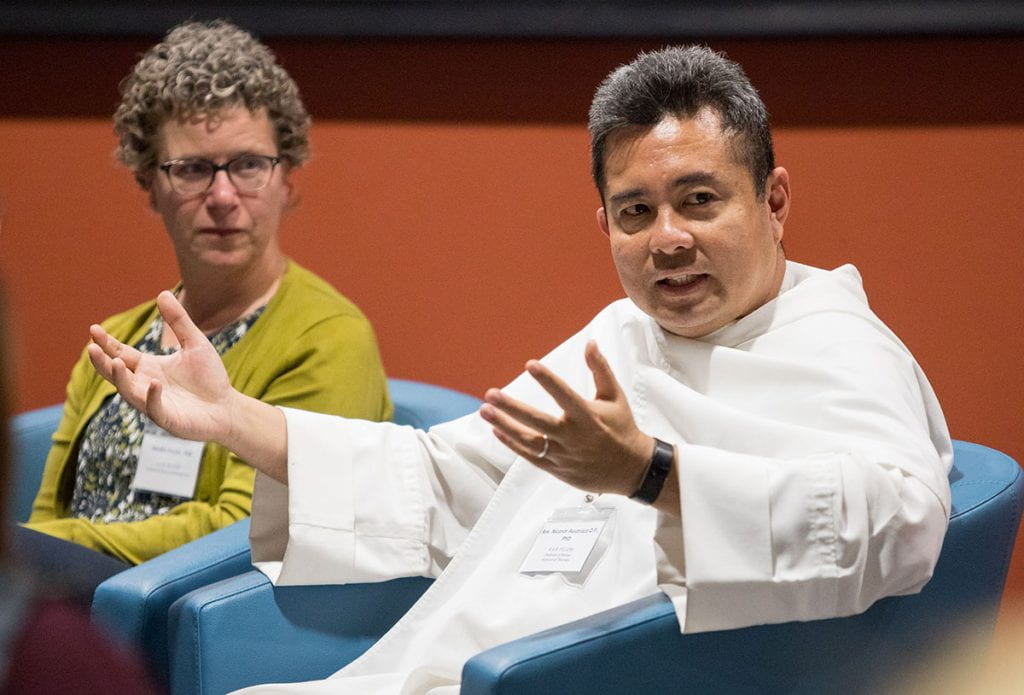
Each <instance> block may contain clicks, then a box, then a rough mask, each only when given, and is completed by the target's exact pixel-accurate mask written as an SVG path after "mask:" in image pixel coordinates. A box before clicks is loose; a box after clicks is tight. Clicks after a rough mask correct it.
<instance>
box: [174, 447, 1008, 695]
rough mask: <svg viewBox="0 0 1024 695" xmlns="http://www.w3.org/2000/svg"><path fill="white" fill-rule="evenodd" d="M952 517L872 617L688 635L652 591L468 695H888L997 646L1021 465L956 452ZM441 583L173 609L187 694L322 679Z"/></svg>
mask: <svg viewBox="0 0 1024 695" xmlns="http://www.w3.org/2000/svg"><path fill="white" fill-rule="evenodd" d="M954 452H955V462H954V467H953V470H952V471H951V473H950V482H951V485H952V490H953V509H952V515H951V520H950V525H949V531H948V533H947V536H946V540H945V543H944V545H943V549H942V554H941V556H940V558H939V561H938V564H937V566H936V568H935V573H934V575H933V577H932V579H931V581H930V582H929V583H928V584H927V585H926V586H925V587H924V589H923V590H922V591H921V592H920V593H919V594H916V595H913V596H900V597H893V598H887V599H883V600H881V601H878V602H877V603H876V604H875V605H873V606H872V607H871V608H870V609H869V610H868V611H867V612H865V613H863V614H861V615H856V616H851V617H847V618H834V619H830V620H818V621H809V622H792V623H784V624H779V625H762V626H756V627H749V628H743V629H737V630H723V631H718V632H709V633H699V634H682V633H680V631H679V625H678V622H677V620H676V616H675V613H674V611H673V608H672V605H671V603H670V602H669V600H668V599H667V598H666V597H665V596H664V595H662V594H654V595H651V596H648V597H646V598H643V599H640V600H638V601H634V602H632V603H629V604H626V605H624V606H620V607H618V608H614V609H611V610H608V611H604V612H602V613H598V614H596V615H593V616H591V617H588V618H584V619H582V620H578V621H574V622H572V623H568V624H566V625H562V626H560V627H557V628H554V629H552V630H548V631H545V632H541V633H538V634H535V635H531V636H527V637H524V638H522V639H519V640H515V641H513V642H509V643H507V644H502V645H498V646H495V647H493V648H491V649H488V650H486V651H484V652H482V653H480V654H478V655H476V656H474V657H472V658H471V659H469V661H468V662H467V663H466V664H465V666H464V668H463V672H462V678H463V680H462V693H464V694H473V695H477V694H483V693H493V694H497V693H501V694H511V693H516V694H523V695H526V694H529V695H537V694H538V693H558V694H559V695H564V694H571V693H581V694H583V693H585V694H586V695H595V694H598V693H633V692H637V693H667V692H693V693H716V694H718V693H757V694H759V695H760V694H763V693H821V692H837V693H865V692H880V691H883V690H884V687H885V686H887V685H891V681H892V679H893V678H895V677H896V676H897V674H900V673H905V671H904V669H905V668H906V667H907V666H908V665H909V664H911V663H915V662H919V661H920V660H921V659H923V658H926V657H927V656H929V655H930V654H931V653H933V650H934V649H935V648H937V647H938V646H939V643H940V642H941V641H942V639H943V638H944V637H948V636H950V635H951V634H955V633H957V632H958V631H961V630H964V629H966V628H965V626H968V625H969V626H970V627H971V629H972V630H974V631H976V632H975V633H974V634H977V635H979V636H980V637H981V639H983V640H986V639H990V638H991V635H992V632H993V629H994V624H995V619H996V614H997V612H998V607H999V602H1000V598H1001V596H1002V591H1003V585H1004V582H1005V579H1006V573H1007V570H1008V567H1009V561H1010V553H1011V551H1012V549H1013V545H1014V540H1015V538H1016V533H1017V527H1018V525H1019V523H1020V518H1021V511H1022V505H1024V476H1022V475H1021V470H1020V468H1019V466H1018V465H1017V464H1016V463H1015V462H1014V461H1013V460H1012V459H1011V458H1009V457H1008V456H1006V455H1005V454H1002V453H1000V452H998V451H995V450H993V449H990V448H987V447H984V446H979V445H977V444H970V443H966V442H959V441H958V442H954ZM429 583H430V580H428V579H424V578H406V579H398V580H393V581H390V582H382V583H379V584H350V585H339V586H309V587H303V586H300V587H274V586H272V585H271V584H270V582H269V581H268V580H267V579H266V577H264V576H263V575H262V574H260V573H259V572H256V571H250V572H247V573H245V574H241V575H238V576H236V577H233V578H231V579H228V580H225V581H223V582H218V583H216V584H212V585H209V586H206V587H204V588H202V589H198V590H196V591H194V592H191V593H189V594H188V595H186V596H184V597H182V598H181V599H179V600H178V601H177V602H176V603H175V604H174V605H173V606H172V607H171V611H170V621H171V623H170V640H171V647H172V651H171V660H172V661H171V684H172V691H173V692H174V693H175V695H193V694H199V693H203V694H212V693H223V692H226V691H229V690H233V689H235V688H240V687H243V686H246V685H252V684H256V683H265V682H294V681H300V680H311V679H318V678H324V677H326V676H328V675H330V674H331V673H333V672H334V671H336V670H338V669H339V668H341V667H342V666H344V665H345V664H346V663H348V662H349V661H351V660H353V659H354V658H355V657H356V656H358V655H359V654H361V653H362V652H363V651H364V650H365V649H366V648H367V647H369V646H370V645H371V644H372V643H373V642H374V641H375V640H376V639H377V638H379V637H380V636H381V635H382V634H383V633H384V632H386V631H387V630H388V629H389V628H390V626H391V625H392V624H393V623H394V622H395V620H397V619H398V618H399V617H400V616H401V615H402V614H403V613H404V612H405V611H406V610H407V609H408V607H409V606H411V605H412V603H414V602H415V600H416V598H417V597H418V596H419V595H420V594H421V593H422V592H423V591H424V590H425V589H426V587H427V586H428V585H429Z"/></svg>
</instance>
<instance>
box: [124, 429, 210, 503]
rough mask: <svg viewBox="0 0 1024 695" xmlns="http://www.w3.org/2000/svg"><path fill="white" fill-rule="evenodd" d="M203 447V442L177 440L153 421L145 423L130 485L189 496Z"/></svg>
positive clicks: (192, 492) (176, 495) (194, 488)
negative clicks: (137, 460) (137, 461)
mask: <svg viewBox="0 0 1024 695" xmlns="http://www.w3.org/2000/svg"><path fill="white" fill-rule="evenodd" d="M204 446H206V443H205V442H193V441H189V440H187V439H179V438H178V437H174V436H172V435H170V434H168V433H167V432H165V431H164V430H162V429H160V428H159V427H156V426H155V425H153V424H152V423H149V424H147V426H146V430H145V434H144V435H143V436H142V444H141V445H140V446H139V463H138V465H137V466H136V468H135V477H134V478H133V479H132V487H133V488H135V489H137V490H146V491H147V492H157V493H160V494H162V495H173V496H174V497H185V498H188V499H191V498H192V495H193V494H194V493H195V490H196V479H197V478H198V477H199V464H200V462H201V461H202V458H203V447H204Z"/></svg>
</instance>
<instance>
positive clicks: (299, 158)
mask: <svg viewBox="0 0 1024 695" xmlns="http://www.w3.org/2000/svg"><path fill="white" fill-rule="evenodd" d="M120 88H121V103H120V105H118V107H117V111H116V112H115V113H114V132H115V133H116V134H117V136H118V138H119V139H120V144H119V145H118V147H117V151H116V154H117V158H118V159H119V160H120V161H121V162H122V163H124V164H125V166H127V167H128V168H129V169H131V170H132V172H133V173H134V174H135V180H136V181H138V182H139V184H140V185H141V186H142V187H143V188H147V187H148V186H149V183H150V181H151V180H152V175H153V172H154V170H155V169H156V167H157V161H156V158H157V153H156V147H157V144H156V134H157V130H158V129H159V128H160V126H161V125H162V124H163V123H164V122H166V121H167V120H168V119H169V118H180V117H186V118H187V117H190V116H194V115H209V114H215V113H217V112H218V111H220V110H221V109H224V108H229V107H232V106H236V105H239V104H244V105H245V107H246V108H247V109H249V111H252V112H255V111H256V110H258V109H261V108H265V109H266V110H267V116H268V117H269V118H270V122H271V124H272V125H273V127H274V133H275V136H276V137H277V147H278V156H280V157H281V158H282V159H283V160H284V161H285V162H287V163H288V164H289V165H290V166H293V167H295V166H300V165H301V164H302V163H303V162H305V161H306V159H307V158H308V157H309V137H308V131H309V123H310V118H309V114H307V113H306V108H305V107H304V106H303V105H302V99H301V97H300V96H299V88H298V86H297V85H296V84H295V81H294V80H293V79H292V78H291V76H290V75H289V74H288V73H287V72H285V70H284V68H282V67H281V66H280V65H278V64H277V60H276V59H275V57H274V54H273V53H272V52H271V51H270V49H269V48H267V47H266V46H265V45H263V44H262V43H260V42H259V41H257V40H256V38H255V37H253V36H252V34H249V33H248V32H246V31H244V30H242V29H239V28H238V27H236V26H235V25H233V24H231V23H229V22H225V21H223V20H216V21H212V22H185V23H184V24H180V25H178V26H176V27H174V28H173V29H171V30H170V31H169V32H168V33H167V36H165V37H164V40H163V41H161V42H160V43H158V44H157V45H155V46H153V47H152V48H150V49H149V50H148V51H146V53H145V54H144V55H143V56H142V58H141V59H140V60H139V62H138V63H136V64H135V67H134V68H133V69H132V71H131V73H130V74H129V75H128V76H127V77H126V78H125V79H124V80H122V82H121V86H120Z"/></svg>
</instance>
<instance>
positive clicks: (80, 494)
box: [70, 305, 267, 523]
mask: <svg viewBox="0 0 1024 695" xmlns="http://www.w3.org/2000/svg"><path fill="white" fill-rule="evenodd" d="M266 308H267V307H266V305H263V306H261V307H259V308H258V309H256V310H254V311H253V312H252V313H250V314H248V315H247V316H243V317H242V318H240V319H238V320H237V321H235V322H234V323H231V324H228V325H227V326H225V327H224V328H222V329H220V330H219V331H217V332H216V333H214V334H213V335H211V336H208V337H209V339H210V342H211V343H212V344H213V347H214V348H216V350H217V354H219V355H223V354H224V353H225V352H227V351H228V350H229V349H230V348H231V346H233V345H234V344H235V343H237V342H238V341H239V340H240V339H241V338H242V336H243V335H245V333H246V332H247V331H248V330H249V329H250V328H251V327H252V325H253V324H254V323H256V319H258V318H259V317H260V315H261V314H262V313H263V310H264V309H266ZM163 330H164V321H163V318H162V317H161V316H160V315H159V314H158V315H157V317H156V319H154V320H153V325H152V326H151V327H150V329H149V331H148V332H147V333H146V335H145V336H143V337H142V340H140V341H139V342H138V343H136V345H135V348H136V349H138V350H139V351H141V352H146V353H149V354H153V355H169V354H171V353H172V352H175V351H176V350H177V348H176V347H174V348H169V349H166V350H165V349H163V348H161V347H160V337H161V335H163ZM155 429H156V426H155V425H154V424H152V423H151V422H150V421H149V418H147V417H146V416H145V415H144V414H142V413H141V412H139V411H138V410H136V409H135V408H133V407H132V406H130V405H128V404H127V403H126V402H124V400H123V399H122V398H121V395H120V394H117V393H115V394H114V395H113V396H111V397H110V398H108V399H107V400H106V401H105V402H104V403H103V405H102V406H101V407H100V409H99V410H98V411H96V414H95V415H93V417H92V419H91V420H90V421H89V424H87V425H86V426H85V431H84V432H83V435H82V445H81V447H80V448H79V451H78V469H77V473H76V475H75V489H74V492H73V493H72V496H71V512H70V515H71V516H72V517H76V518H80V519H88V520H89V521H91V522H94V523H95V522H100V523H111V522H116V521H142V520H143V519H148V518H149V517H151V516H159V515H161V514H166V513H167V512H168V511H169V510H170V509H171V508H172V507H176V506H177V505H179V504H181V503H182V502H183V501H184V499H183V498H180V497H174V496H172V495H166V494H161V493H156V492H147V491H145V490H137V489H134V488H132V480H133V479H134V478H135V469H136V467H137V465H138V462H139V448H140V447H141V446H142V436H143V435H144V434H145V433H146V431H152V430H155Z"/></svg>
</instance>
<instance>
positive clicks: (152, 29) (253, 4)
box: [0, 0, 1024, 39]
mask: <svg viewBox="0 0 1024 695" xmlns="http://www.w3.org/2000/svg"><path fill="white" fill-rule="evenodd" d="M215 17H228V18H231V19H232V20H234V21H236V22H238V23H239V24H242V25H244V26H246V27H249V28H250V29H251V30H252V31H254V32H257V33H259V34H261V35H264V36H294V37H305V38H316V37H319V38H353V37H392V38H422V37H442V38H520V39H521V38H560V39H561V38H595V37H601V38H612V37H619V38H623V37H632V38H649V37H657V36H671V37H674V38H685V37H691V38H692V37H703V38H723V37H727V38H751V37H761V38H763V37H771V38H793V37H803V36H816V37H821V36H900V35H921V34H927V35H958V36H963V35H966V34H979V35H987V36H992V35H996V34H1018V33H1020V32H1021V31H1022V30H1024V7H1022V6H1021V3H1019V2H1016V1H1014V0H974V1H972V2H962V1H950V0H938V1H936V0H901V1H899V2H893V1H892V0H860V1H859V2H850V1H848V0H788V1H780V2H751V1H750V0H689V1H687V0H661V1H658V0H647V1H646V2H644V1H640V2H637V1H636V0H634V1H632V2H629V1H624V0H618V1H616V0H604V1H594V0H591V1H586V0H547V1H546V2H507V1H506V0H475V1H474V2H465V1H460V0H361V1H353V0H349V1H344V0H305V1H303V0H293V1H292V2H280V1H279V0H249V1H248V2H244V3H242V2H213V3H204V4H203V6H202V7H199V8H197V7H196V6H195V3H192V2H185V1H184V0H176V1H164V2H150V3H146V4H145V5H140V4H139V3H126V2H123V0H122V1H120V2H118V1H107V2H102V1H96V0H93V1H91V2H89V1H84V2H76V3H69V2H67V1H66V0H31V1H28V2H25V1H14V2H11V1H9V2H7V3H5V4H4V5H3V6H2V7H0V35H2V34H7V35H45V36H53V35H56V34H65V35H87V36H132V35H154V34H160V33H162V32H163V31H164V30H165V29H166V27H168V26H170V25H173V24H176V23H177V22H180V21H182V20H184V19H188V18H195V19H209V18H215Z"/></svg>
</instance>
